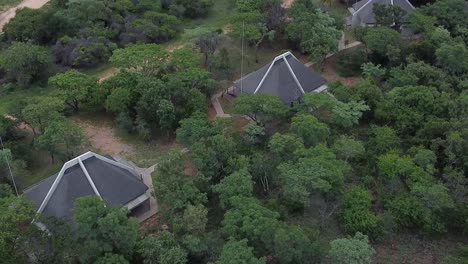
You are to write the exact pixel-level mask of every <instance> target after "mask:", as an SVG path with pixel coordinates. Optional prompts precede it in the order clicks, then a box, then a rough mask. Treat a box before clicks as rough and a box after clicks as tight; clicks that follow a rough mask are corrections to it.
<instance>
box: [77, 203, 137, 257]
mask: <svg viewBox="0 0 468 264" xmlns="http://www.w3.org/2000/svg"><path fill="white" fill-rule="evenodd" d="M73 212H74V216H73V220H74V222H75V224H76V228H77V231H76V232H77V235H78V241H79V244H78V245H79V252H80V255H79V258H80V259H81V260H82V261H85V262H90V261H93V260H97V259H99V258H100V257H103V256H105V255H106V254H108V253H113V254H121V255H122V256H123V257H125V258H127V259H129V258H131V256H132V254H133V251H134V249H135V247H136V244H137V239H138V222H137V220H136V219H134V218H128V216H127V213H128V211H127V210H125V209H124V208H119V207H115V208H108V207H106V206H105V204H104V201H103V200H101V199H100V198H99V197H96V196H89V197H82V198H78V199H77V201H76V202H75V206H74V208H73ZM117 258H118V259H120V260H121V259H122V258H121V257H117Z"/></svg>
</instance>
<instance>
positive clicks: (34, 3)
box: [0, 0, 50, 31]
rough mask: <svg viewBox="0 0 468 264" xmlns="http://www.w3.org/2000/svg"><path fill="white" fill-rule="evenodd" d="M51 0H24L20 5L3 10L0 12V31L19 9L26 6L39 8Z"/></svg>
mask: <svg viewBox="0 0 468 264" xmlns="http://www.w3.org/2000/svg"><path fill="white" fill-rule="evenodd" d="M49 1H50V0H24V1H23V2H21V3H20V4H19V5H17V6H15V7H12V8H10V9H8V10H6V11H5V12H2V13H1V14H0V31H1V30H2V29H3V26H5V25H6V24H7V23H8V22H9V21H10V19H12V18H14V17H15V15H16V10H17V9H21V8H24V7H28V8H33V9H38V8H40V7H42V6H43V5H45V4H47V2H49Z"/></svg>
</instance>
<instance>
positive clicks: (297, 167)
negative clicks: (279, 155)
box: [278, 145, 348, 207]
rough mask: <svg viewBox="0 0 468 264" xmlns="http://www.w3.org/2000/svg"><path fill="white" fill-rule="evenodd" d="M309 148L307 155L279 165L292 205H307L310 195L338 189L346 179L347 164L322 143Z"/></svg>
mask: <svg viewBox="0 0 468 264" xmlns="http://www.w3.org/2000/svg"><path fill="white" fill-rule="evenodd" d="M304 152H305V156H306V157H305V158H301V159H299V161H298V162H295V163H284V164H281V165H280V166H279V167H278V170H279V171H280V176H279V181H280V183H281V185H282V195H281V196H282V199H284V200H285V201H286V202H287V203H288V204H290V205H292V206H300V207H307V206H308V205H309V203H310V202H309V201H310V195H311V194H312V193H314V192H316V191H318V192H320V193H324V194H325V193H329V192H330V193H338V192H339V191H340V189H341V187H342V185H343V183H344V178H345V173H346V171H347V169H348V167H347V164H346V163H344V162H342V161H339V160H337V159H336V157H335V154H334V153H333V152H331V151H330V150H328V149H327V148H326V147H324V146H322V145H318V146H317V147H315V148H314V149H312V150H307V151H304Z"/></svg>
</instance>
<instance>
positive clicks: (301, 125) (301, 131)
mask: <svg viewBox="0 0 468 264" xmlns="http://www.w3.org/2000/svg"><path fill="white" fill-rule="evenodd" d="M291 132H293V133H294V134H296V135H298V136H299V137H300V138H302V140H303V141H304V145H305V146H307V147H310V146H314V145H316V144H318V143H321V142H324V141H325V140H326V139H327V138H328V135H329V134H330V130H329V128H328V127H327V125H326V124H324V123H321V122H319V121H318V120H317V118H315V117H314V116H312V115H298V116H296V117H293V119H292V121H291Z"/></svg>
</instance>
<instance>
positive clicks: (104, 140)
mask: <svg viewBox="0 0 468 264" xmlns="http://www.w3.org/2000/svg"><path fill="white" fill-rule="evenodd" d="M71 119H72V120H73V121H74V122H75V123H76V124H77V125H78V126H80V127H81V128H82V129H83V131H84V133H85V135H86V138H87V139H88V140H89V142H90V144H91V146H92V147H93V148H95V149H97V150H99V151H100V152H102V153H105V154H109V155H122V156H132V155H134V154H135V148H134V147H133V146H132V145H130V144H126V143H124V142H123V141H122V140H121V139H120V138H119V137H118V136H117V135H116V133H115V131H114V128H113V127H112V121H110V120H107V119H106V120H99V125H98V124H97V123H96V122H92V121H90V120H87V119H85V118H83V117H80V116H74V117H72V118H71Z"/></svg>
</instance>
